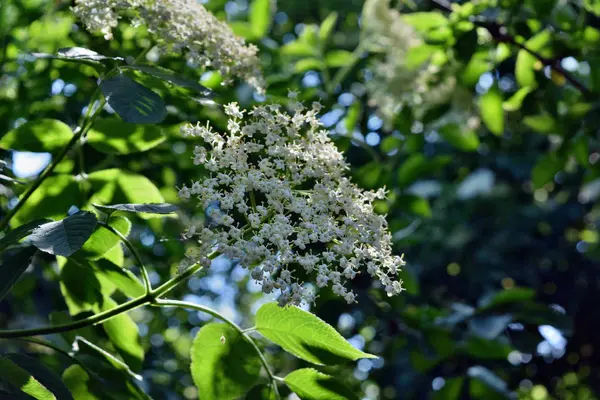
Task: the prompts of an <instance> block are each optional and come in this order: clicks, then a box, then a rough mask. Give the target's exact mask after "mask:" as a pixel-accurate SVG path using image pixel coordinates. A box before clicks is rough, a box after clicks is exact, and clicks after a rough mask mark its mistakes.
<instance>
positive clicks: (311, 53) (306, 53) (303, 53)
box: [279, 40, 318, 57]
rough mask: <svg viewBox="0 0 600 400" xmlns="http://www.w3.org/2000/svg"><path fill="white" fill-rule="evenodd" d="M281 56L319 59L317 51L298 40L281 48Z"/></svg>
mask: <svg viewBox="0 0 600 400" xmlns="http://www.w3.org/2000/svg"><path fill="white" fill-rule="evenodd" d="M279 51H280V53H281V55H284V56H292V57H317V56H318V54H317V49H316V48H315V47H314V46H313V45H311V44H309V43H304V42H301V41H298V40H294V41H291V42H289V43H286V44H285V45H283V46H281V49H280V50H279Z"/></svg>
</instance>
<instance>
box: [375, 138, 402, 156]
mask: <svg viewBox="0 0 600 400" xmlns="http://www.w3.org/2000/svg"><path fill="white" fill-rule="evenodd" d="M400 146H402V139H400V138H398V137H395V136H387V137H385V138H383V140H382V141H381V145H380V147H381V151H383V152H384V153H389V152H391V151H394V150H397V149H399V148H400Z"/></svg>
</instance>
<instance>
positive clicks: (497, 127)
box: [479, 85, 504, 135]
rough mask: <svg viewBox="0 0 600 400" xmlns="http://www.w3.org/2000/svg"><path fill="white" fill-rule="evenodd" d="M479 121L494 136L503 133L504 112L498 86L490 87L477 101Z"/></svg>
mask: <svg viewBox="0 0 600 400" xmlns="http://www.w3.org/2000/svg"><path fill="white" fill-rule="evenodd" d="M479 109H480V112H481V119H482V120H483V123H484V124H485V126H487V128H488V129H489V130H490V132H492V133H493V134H495V135H502V133H504V110H503V108H502V94H501V93H500V89H499V88H498V86H496V85H494V86H492V87H491V88H490V89H489V90H488V91H487V92H486V93H485V94H483V95H482V96H481V98H480V99H479Z"/></svg>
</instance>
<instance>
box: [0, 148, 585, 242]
mask: <svg viewBox="0 0 600 400" xmlns="http://www.w3.org/2000/svg"><path fill="white" fill-rule="evenodd" d="M588 140H589V139H588V138H587V137H586V136H579V137H576V138H575V139H573V140H572V141H571V151H572V152H573V155H574V156H575V159H576V160H577V162H578V163H579V164H580V165H581V166H582V167H589V166H590V159H589V154H590V147H589V143H588ZM0 250H2V246H0Z"/></svg>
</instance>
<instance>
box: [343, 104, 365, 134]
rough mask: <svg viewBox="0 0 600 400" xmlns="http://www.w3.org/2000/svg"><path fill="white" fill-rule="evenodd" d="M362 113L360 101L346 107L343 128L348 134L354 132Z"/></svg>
mask: <svg viewBox="0 0 600 400" xmlns="http://www.w3.org/2000/svg"><path fill="white" fill-rule="evenodd" d="M361 112H362V105H361V102H360V101H355V102H354V103H352V104H351V105H350V107H348V112H347V113H346V117H345V118H344V126H345V127H346V130H347V131H348V132H354V129H355V128H356V125H357V124H358V121H359V119H360V116H361Z"/></svg>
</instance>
